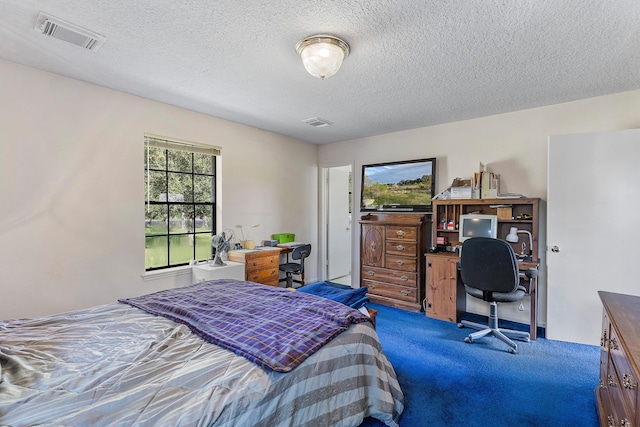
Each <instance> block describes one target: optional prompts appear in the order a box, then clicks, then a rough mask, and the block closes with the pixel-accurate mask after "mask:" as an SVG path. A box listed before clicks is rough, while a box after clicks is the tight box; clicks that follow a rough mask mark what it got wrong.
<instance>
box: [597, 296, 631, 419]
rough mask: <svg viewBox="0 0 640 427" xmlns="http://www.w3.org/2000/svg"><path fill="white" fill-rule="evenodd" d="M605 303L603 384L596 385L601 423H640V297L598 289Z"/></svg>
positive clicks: (601, 382)
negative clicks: (639, 330)
mask: <svg viewBox="0 0 640 427" xmlns="http://www.w3.org/2000/svg"><path fill="white" fill-rule="evenodd" d="M598 293H599V294H600V299H601V300H602V305H603V306H604V310H603V317H602V335H601V337H600V349H601V352H600V384H599V385H598V387H596V398H597V402H598V414H599V417H600V425H601V426H616V427H618V426H620V427H633V426H635V427H638V426H640V411H639V409H640V408H639V406H640V394H639V393H638V377H639V374H640V372H639V366H640V334H639V333H638V329H637V325H638V324H640V297H637V296H632V295H623V294H616V293H612V292H603V291H600V292H598Z"/></svg>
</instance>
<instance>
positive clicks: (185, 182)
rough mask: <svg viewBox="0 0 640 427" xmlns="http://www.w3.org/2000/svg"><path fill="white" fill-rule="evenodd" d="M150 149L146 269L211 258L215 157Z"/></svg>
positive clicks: (146, 165) (146, 193)
mask: <svg viewBox="0 0 640 427" xmlns="http://www.w3.org/2000/svg"><path fill="white" fill-rule="evenodd" d="M145 148H146V149H145V205H146V206H145V208H146V214H145V236H147V237H146V238H145V268H146V270H154V269H161V268H168V267H175V266H179V265H186V264H188V263H189V261H190V260H192V259H196V260H206V259H208V258H210V256H211V236H212V235H213V234H215V231H216V226H215V217H214V215H213V213H214V212H215V156H213V155H208V154H201V153H191V152H188V151H184V150H182V151H179V150H172V149H165V148H158V147H145ZM194 199H195V200H196V201H195V202H194Z"/></svg>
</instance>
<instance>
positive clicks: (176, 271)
mask: <svg viewBox="0 0 640 427" xmlns="http://www.w3.org/2000/svg"><path fill="white" fill-rule="evenodd" d="M186 275H191V266H190V265H185V266H182V267H173V268H166V269H163V270H155V271H145V272H144V274H143V275H142V280H144V281H145V282H148V281H150V280H159V279H167V278H169V277H178V276H186Z"/></svg>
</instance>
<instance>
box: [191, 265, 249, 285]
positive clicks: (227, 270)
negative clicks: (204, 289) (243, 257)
mask: <svg viewBox="0 0 640 427" xmlns="http://www.w3.org/2000/svg"><path fill="white" fill-rule="evenodd" d="M225 263H226V264H227V265H222V266H219V267H212V266H210V265H209V264H207V263H203V264H198V265H194V266H192V267H191V283H202V282H207V281H209V280H215V279H236V280H244V264H243V263H241V262H233V261H225Z"/></svg>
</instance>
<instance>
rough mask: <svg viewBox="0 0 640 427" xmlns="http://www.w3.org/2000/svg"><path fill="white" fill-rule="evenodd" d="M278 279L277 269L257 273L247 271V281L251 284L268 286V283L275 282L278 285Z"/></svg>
mask: <svg viewBox="0 0 640 427" xmlns="http://www.w3.org/2000/svg"><path fill="white" fill-rule="evenodd" d="M278 277H279V270H278V268H277V267H276V268H270V269H266V270H255V271H248V270H247V280H248V281H250V282H257V283H263V284H267V283H266V282H269V281H273V280H275V281H276V283H277V281H278Z"/></svg>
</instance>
